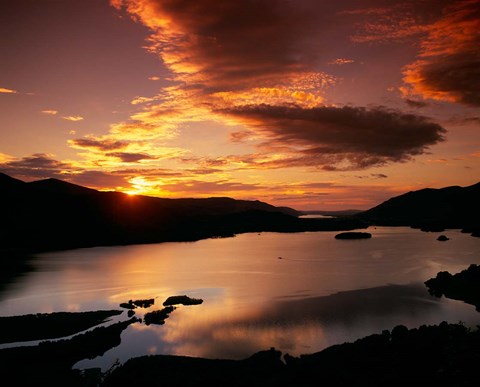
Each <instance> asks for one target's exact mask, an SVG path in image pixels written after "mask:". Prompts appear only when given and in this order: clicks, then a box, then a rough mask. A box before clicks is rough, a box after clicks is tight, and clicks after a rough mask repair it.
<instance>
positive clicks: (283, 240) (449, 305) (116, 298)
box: [0, 227, 480, 370]
mask: <svg viewBox="0 0 480 387" xmlns="http://www.w3.org/2000/svg"><path fill="white" fill-rule="evenodd" d="M368 231H369V232H370V233H372V235H373V237H372V238H371V239H368V240H336V239H335V238H334V236H335V234H336V233H335V232H309V233H293V234H281V233H260V234H256V233H250V234H242V235H238V236H236V237H234V238H224V239H208V240H202V241H198V242H185V243H161V244H152V245H133V246H118V247H96V248H88V249H78V250H70V251H62V252H51V253H42V254H38V255H37V256H36V259H35V260H34V262H33V266H34V270H33V271H32V272H29V273H26V274H25V275H23V276H20V277H18V278H16V280H15V281H14V282H13V283H11V284H9V285H8V287H7V288H4V289H3V290H2V291H1V293H0V315H1V316H10V315H21V314H27V313H40V312H42V313H46V312H55V311H88V310H99V309H119V304H120V303H122V302H126V301H128V300H130V299H133V300H135V299H145V298H155V305H154V306H153V307H150V308H149V309H147V310H144V309H137V316H139V317H142V315H143V313H144V312H145V311H152V310H156V309H161V308H162V303H163V301H164V300H165V299H166V298H167V297H168V296H171V295H180V294H186V295H188V296H190V297H194V298H202V299H203V300H204V302H203V304H201V305H192V306H182V305H180V306H178V308H177V309H176V310H174V311H173V312H172V313H171V315H170V317H169V318H168V319H167V320H166V321H165V324H164V325H149V326H147V325H145V324H141V323H136V324H133V325H131V326H130V327H129V328H128V329H127V330H126V331H124V332H123V334H122V343H121V345H120V346H118V347H116V348H113V349H112V350H110V351H108V352H107V353H106V354H105V355H104V356H102V357H100V358H96V359H92V360H84V361H81V362H80V363H77V365H76V367H77V368H90V367H98V366H99V367H102V368H103V369H104V370H105V369H108V368H109V367H110V366H111V365H112V364H113V363H114V362H115V360H116V359H119V360H120V362H124V361H125V360H127V359H128V358H129V357H133V356H142V355H145V354H175V355H188V356H201V357H208V358H230V359H241V358H245V357H247V356H249V355H251V354H253V353H254V352H256V351H259V350H263V349H268V348H270V347H275V348H277V349H279V350H281V351H282V352H283V353H289V354H291V355H299V354H302V353H313V352H316V351H319V350H321V349H323V348H325V347H327V346H330V345H333V344H337V343H343V342H345V341H353V340H355V339H357V338H360V337H363V336H366V335H368V334H372V333H380V332H381V331H382V330H384V329H389V330H391V329H392V328H393V327H394V326H396V325H399V324H403V325H406V326H407V327H409V328H414V327H418V326H420V325H422V324H428V325H430V324H438V323H440V322H441V321H447V322H451V323H458V322H459V321H462V322H464V323H465V324H467V325H469V326H475V325H477V324H480V313H478V312H476V311H475V308H474V307H473V306H471V305H467V304H464V303H462V302H459V301H453V300H446V299H445V298H442V299H437V298H434V297H432V296H430V295H429V294H428V292H427V289H426V287H425V286H424V285H423V282H424V281H425V280H427V279H429V278H431V277H434V276H435V275H436V273H437V272H438V271H442V270H448V271H450V272H452V273H456V272H458V271H461V270H463V269H465V268H466V267H468V266H469V265H470V264H472V263H477V264H478V263H480V239H479V238H473V237H471V236H469V235H468V234H462V233H460V232H459V231H457V230H447V231H445V232H444V233H443V234H446V235H447V236H448V237H449V238H450V240H449V241H447V242H439V241H437V240H436V238H437V237H438V235H439V233H423V232H420V231H418V230H413V229H410V228H389V227H377V228H370V229H368ZM126 318H127V317H126V312H124V313H123V314H122V316H121V318H120V319H122V320H124V319H126ZM115 321H116V320H115ZM13 345H15V344H13ZM10 346H12V345H10Z"/></svg>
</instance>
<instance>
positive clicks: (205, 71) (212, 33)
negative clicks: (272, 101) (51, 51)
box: [119, 0, 338, 90]
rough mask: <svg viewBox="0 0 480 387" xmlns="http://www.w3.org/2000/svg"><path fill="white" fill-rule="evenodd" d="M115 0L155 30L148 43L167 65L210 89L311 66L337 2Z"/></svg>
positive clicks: (267, 78) (239, 85) (246, 83)
mask: <svg viewBox="0 0 480 387" xmlns="http://www.w3.org/2000/svg"><path fill="white" fill-rule="evenodd" d="M119 3H123V5H124V6H125V8H126V9H127V10H128V11H129V12H130V13H132V14H133V15H134V16H135V17H136V18H139V19H140V20H141V21H142V23H143V24H145V25H147V26H149V27H150V28H151V29H152V30H154V31H155V34H154V35H153V36H152V38H151V42H152V46H153V47H154V48H155V49H156V51H158V52H159V53H160V55H161V56H162V58H163V60H164V62H165V64H166V65H167V66H169V67H170V69H171V70H173V71H174V72H175V73H177V74H182V76H183V77H185V75H186V74H189V75H190V77H189V78H188V79H190V81H192V82H191V85H193V84H195V82H194V80H195V81H197V82H198V84H199V85H203V86H204V87H205V86H206V87H208V88H212V89H215V90H219V89H225V88H227V89H229V90H232V89H235V88H243V87H248V86H252V84H254V85H257V84H258V82H259V81H260V80H261V82H262V83H264V84H265V83H268V82H269V81H271V80H272V78H275V79H277V78H278V77H285V76H286V75H288V74H291V73H298V72H303V71H311V69H312V65H313V64H314V63H316V62H317V61H318V59H319V58H318V56H319V54H320V53H321V52H322V48H324V47H325V46H326V44H327V41H328V38H327V37H326V36H323V35H322V31H325V30H327V29H328V28H329V26H331V25H332V24H333V23H334V21H333V20H332V17H333V16H335V13H336V10H337V7H338V6H337V5H336V4H334V3H333V4H331V2H318V1H314V0H304V1H302V2H300V3H299V2H293V1H284V0H262V1H257V0H229V1H221V2H219V1H217V0H196V1H191V0H145V1H143V6H142V7H139V6H138V4H136V1H135V0H124V1H120V2H119ZM162 20H163V21H168V22H164V23H162V22H161V21H162ZM337 23H338V21H337ZM324 59H329V58H327V57H325V58H324ZM196 75H200V76H199V77H197V76H196Z"/></svg>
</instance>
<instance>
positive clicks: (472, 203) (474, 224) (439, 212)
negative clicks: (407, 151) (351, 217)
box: [356, 183, 480, 236]
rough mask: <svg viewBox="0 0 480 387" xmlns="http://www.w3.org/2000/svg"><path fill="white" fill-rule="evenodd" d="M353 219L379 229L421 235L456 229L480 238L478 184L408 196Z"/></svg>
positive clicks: (402, 196)
mask: <svg viewBox="0 0 480 387" xmlns="http://www.w3.org/2000/svg"><path fill="white" fill-rule="evenodd" d="M356 217H357V218H359V219H362V220H364V221H366V222H369V223H370V224H375V225H379V226H410V227H414V228H420V229H422V230H424V231H442V230H444V229H446V228H459V229H464V231H465V232H471V233H475V234H476V235H477V234H478V236H480V183H477V184H475V185H472V186H469V187H458V186H454V187H446V188H441V189H432V188H427V189H422V190H419V191H412V192H408V193H406V194H403V195H400V196H397V197H394V198H391V199H389V200H387V201H386V202H383V203H382V204H380V205H378V206H376V207H374V208H372V209H370V210H367V211H365V212H362V213H360V214H358V215H356Z"/></svg>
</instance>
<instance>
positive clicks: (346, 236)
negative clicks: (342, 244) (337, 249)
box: [335, 231, 372, 239]
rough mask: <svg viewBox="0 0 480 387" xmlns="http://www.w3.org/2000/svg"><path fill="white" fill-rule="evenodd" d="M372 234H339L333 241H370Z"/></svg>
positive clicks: (352, 232) (351, 232)
mask: <svg viewBox="0 0 480 387" xmlns="http://www.w3.org/2000/svg"><path fill="white" fill-rule="evenodd" d="M371 237H372V234H370V233H369V232H355V231H349V232H341V233H340V234H337V235H335V239H370V238H371Z"/></svg>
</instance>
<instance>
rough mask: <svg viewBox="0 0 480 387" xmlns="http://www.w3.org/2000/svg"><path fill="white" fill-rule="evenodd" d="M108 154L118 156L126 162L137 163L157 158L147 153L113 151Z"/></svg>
mask: <svg viewBox="0 0 480 387" xmlns="http://www.w3.org/2000/svg"><path fill="white" fill-rule="evenodd" d="M107 156H111V157H117V158H118V159H120V160H122V161H123V162H124V163H136V162H138V161H141V160H155V159H156V157H155V156H151V155H147V154H146V153H128V152H112V153H107Z"/></svg>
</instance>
